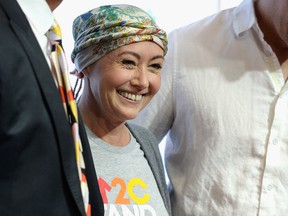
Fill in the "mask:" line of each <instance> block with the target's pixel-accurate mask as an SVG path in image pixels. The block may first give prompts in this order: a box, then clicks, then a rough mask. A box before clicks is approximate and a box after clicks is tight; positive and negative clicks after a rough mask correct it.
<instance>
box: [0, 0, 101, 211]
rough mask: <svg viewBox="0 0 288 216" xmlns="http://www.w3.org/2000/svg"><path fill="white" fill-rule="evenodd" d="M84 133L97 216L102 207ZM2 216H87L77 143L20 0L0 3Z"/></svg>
mask: <svg viewBox="0 0 288 216" xmlns="http://www.w3.org/2000/svg"><path fill="white" fill-rule="evenodd" d="M80 133H81V135H80V136H81V138H82V145H83V149H84V158H85V163H86V168H87V173H86V175H87V179H88V184H89V191H90V200H91V204H92V215H97V216H98V215H99V216H100V215H103V214H104V213H103V212H104V210H103V203H102V199H101V195H100V192H99V187H98V183H97V177H96V173H95V170H94V164H93V160H92V156H91V152H90V147H89V144H88V140H87V138H86V133H85V130H84V128H83V124H82V120H81V119H80ZM0 215H1V216H22V215H23V216H46V215H47V216H58V215H59V216H60V215H61V216H62V215H63V216H64V215H77V216H78V215H79V216H80V215H85V213H84V204H83V201H82V196H81V190H80V185H79V179H78V174H77V165H76V159H75V151H74V143H73V140H72V134H71V130H70V127H69V125H68V123H67V120H66V116H65V113H64V110H63V105H62V103H61V99H60V96H59V93H58V90H57V88H56V86H55V84H54V80H53V78H52V74H51V71H50V69H49V67H48V65H47V62H46V60H45V58H44V55H43V53H42V51H41V49H40V47H39V45H38V42H37V40H36V38H35V36H34V35H33V32H32V30H31V28H30V26H29V23H28V22H27V20H26V18H25V15H24V14H23V12H22V11H21V9H20V7H19V6H18V4H17V3H16V1H15V0H0Z"/></svg>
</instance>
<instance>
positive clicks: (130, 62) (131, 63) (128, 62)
mask: <svg viewBox="0 0 288 216" xmlns="http://www.w3.org/2000/svg"><path fill="white" fill-rule="evenodd" d="M122 64H124V65H135V62H134V61H131V60H122Z"/></svg>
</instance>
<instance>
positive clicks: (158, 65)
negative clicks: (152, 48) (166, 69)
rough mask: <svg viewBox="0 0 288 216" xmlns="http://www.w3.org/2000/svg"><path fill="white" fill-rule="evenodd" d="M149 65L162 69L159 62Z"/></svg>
mask: <svg viewBox="0 0 288 216" xmlns="http://www.w3.org/2000/svg"><path fill="white" fill-rule="evenodd" d="M151 67H153V68H155V69H157V70H160V69H162V65H161V64H152V65H151Z"/></svg>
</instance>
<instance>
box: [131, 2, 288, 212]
mask: <svg viewBox="0 0 288 216" xmlns="http://www.w3.org/2000/svg"><path fill="white" fill-rule="evenodd" d="M168 45H169V49H168V55H167V56H166V60H165V64H164V68H163V72H162V84H161V88H160V91H159V93H158V94H157V95H156V96H155V97H154V98H153V99H152V101H151V102H150V104H149V105H148V106H147V107H146V108H145V109H144V110H143V111H142V112H141V113H140V115H139V116H138V117H137V119H136V120H135V121H134V122H136V123H139V124H141V125H142V126H145V127H147V128H149V129H150V130H151V131H152V132H153V133H154V134H155V135H156V137H157V138H158V140H159V141H160V140H161V139H162V138H163V137H164V136H165V135H166V134H167V133H168V135H167V143H166V149H165V161H166V168H167V173H168V176H169V178H170V182H171V186H172V188H173V191H172V193H171V204H172V211H173V215H175V216H192V215H193V216H198V215H201V216H202V215H203V216H210V215H211V216H226V215H227V216H232V215H233V216H236V215H237V216H244V215H245V216H256V215H260V216H286V215H288V91H287V90H288V86H287V83H286V84H285V81H284V77H283V73H282V70H281V67H280V64H279V61H278V60H277V58H276V55H275V53H274V52H273V51H272V49H271V47H270V46H269V45H268V44H267V43H266V42H265V41H264V39H263V34H262V32H261V31H260V29H259V27H258V24H257V21H256V19H255V14H254V8H253V0H245V1H244V2H242V4H240V5H239V6H238V7H236V8H233V9H228V10H224V11H222V12H219V13H218V14H216V15H212V16H210V17H208V18H205V19H203V20H202V21H200V22H196V23H194V24H190V25H188V26H186V27H182V28H179V29H177V30H174V31H172V32H171V34H169V38H168Z"/></svg>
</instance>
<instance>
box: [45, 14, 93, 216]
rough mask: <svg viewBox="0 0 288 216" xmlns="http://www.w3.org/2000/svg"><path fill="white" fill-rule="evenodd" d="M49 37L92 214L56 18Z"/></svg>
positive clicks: (88, 210)
mask: <svg viewBox="0 0 288 216" xmlns="http://www.w3.org/2000/svg"><path fill="white" fill-rule="evenodd" d="M47 37H48V39H49V40H50V42H51V44H52V51H51V61H52V65H53V66H54V69H55V73H56V74H55V75H56V82H57V84H58V89H59V92H60V95H61V99H62V102H63V106H64V110H65V112H66V116H67V119H68V122H69V124H70V125H71V130H72V135H73V140H74V144H75V152H76V160H77V167H78V173H79V179H80V184H81V190H82V196H83V201H84V206H85V211H86V216H90V215H91V208H90V204H89V190H88V183H87V181H86V177H85V163H84V159H83V155H82V144H81V139H80V136H79V128H78V113H77V105H76V101H75V99H74V96H73V92H72V89H71V84H70V81H69V71H68V64H67V60H66V56H65V53H64V50H63V47H62V33H61V29H60V26H59V25H58V23H57V21H56V20H54V24H53V26H52V27H51V28H50V29H49V31H48V32H47Z"/></svg>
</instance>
